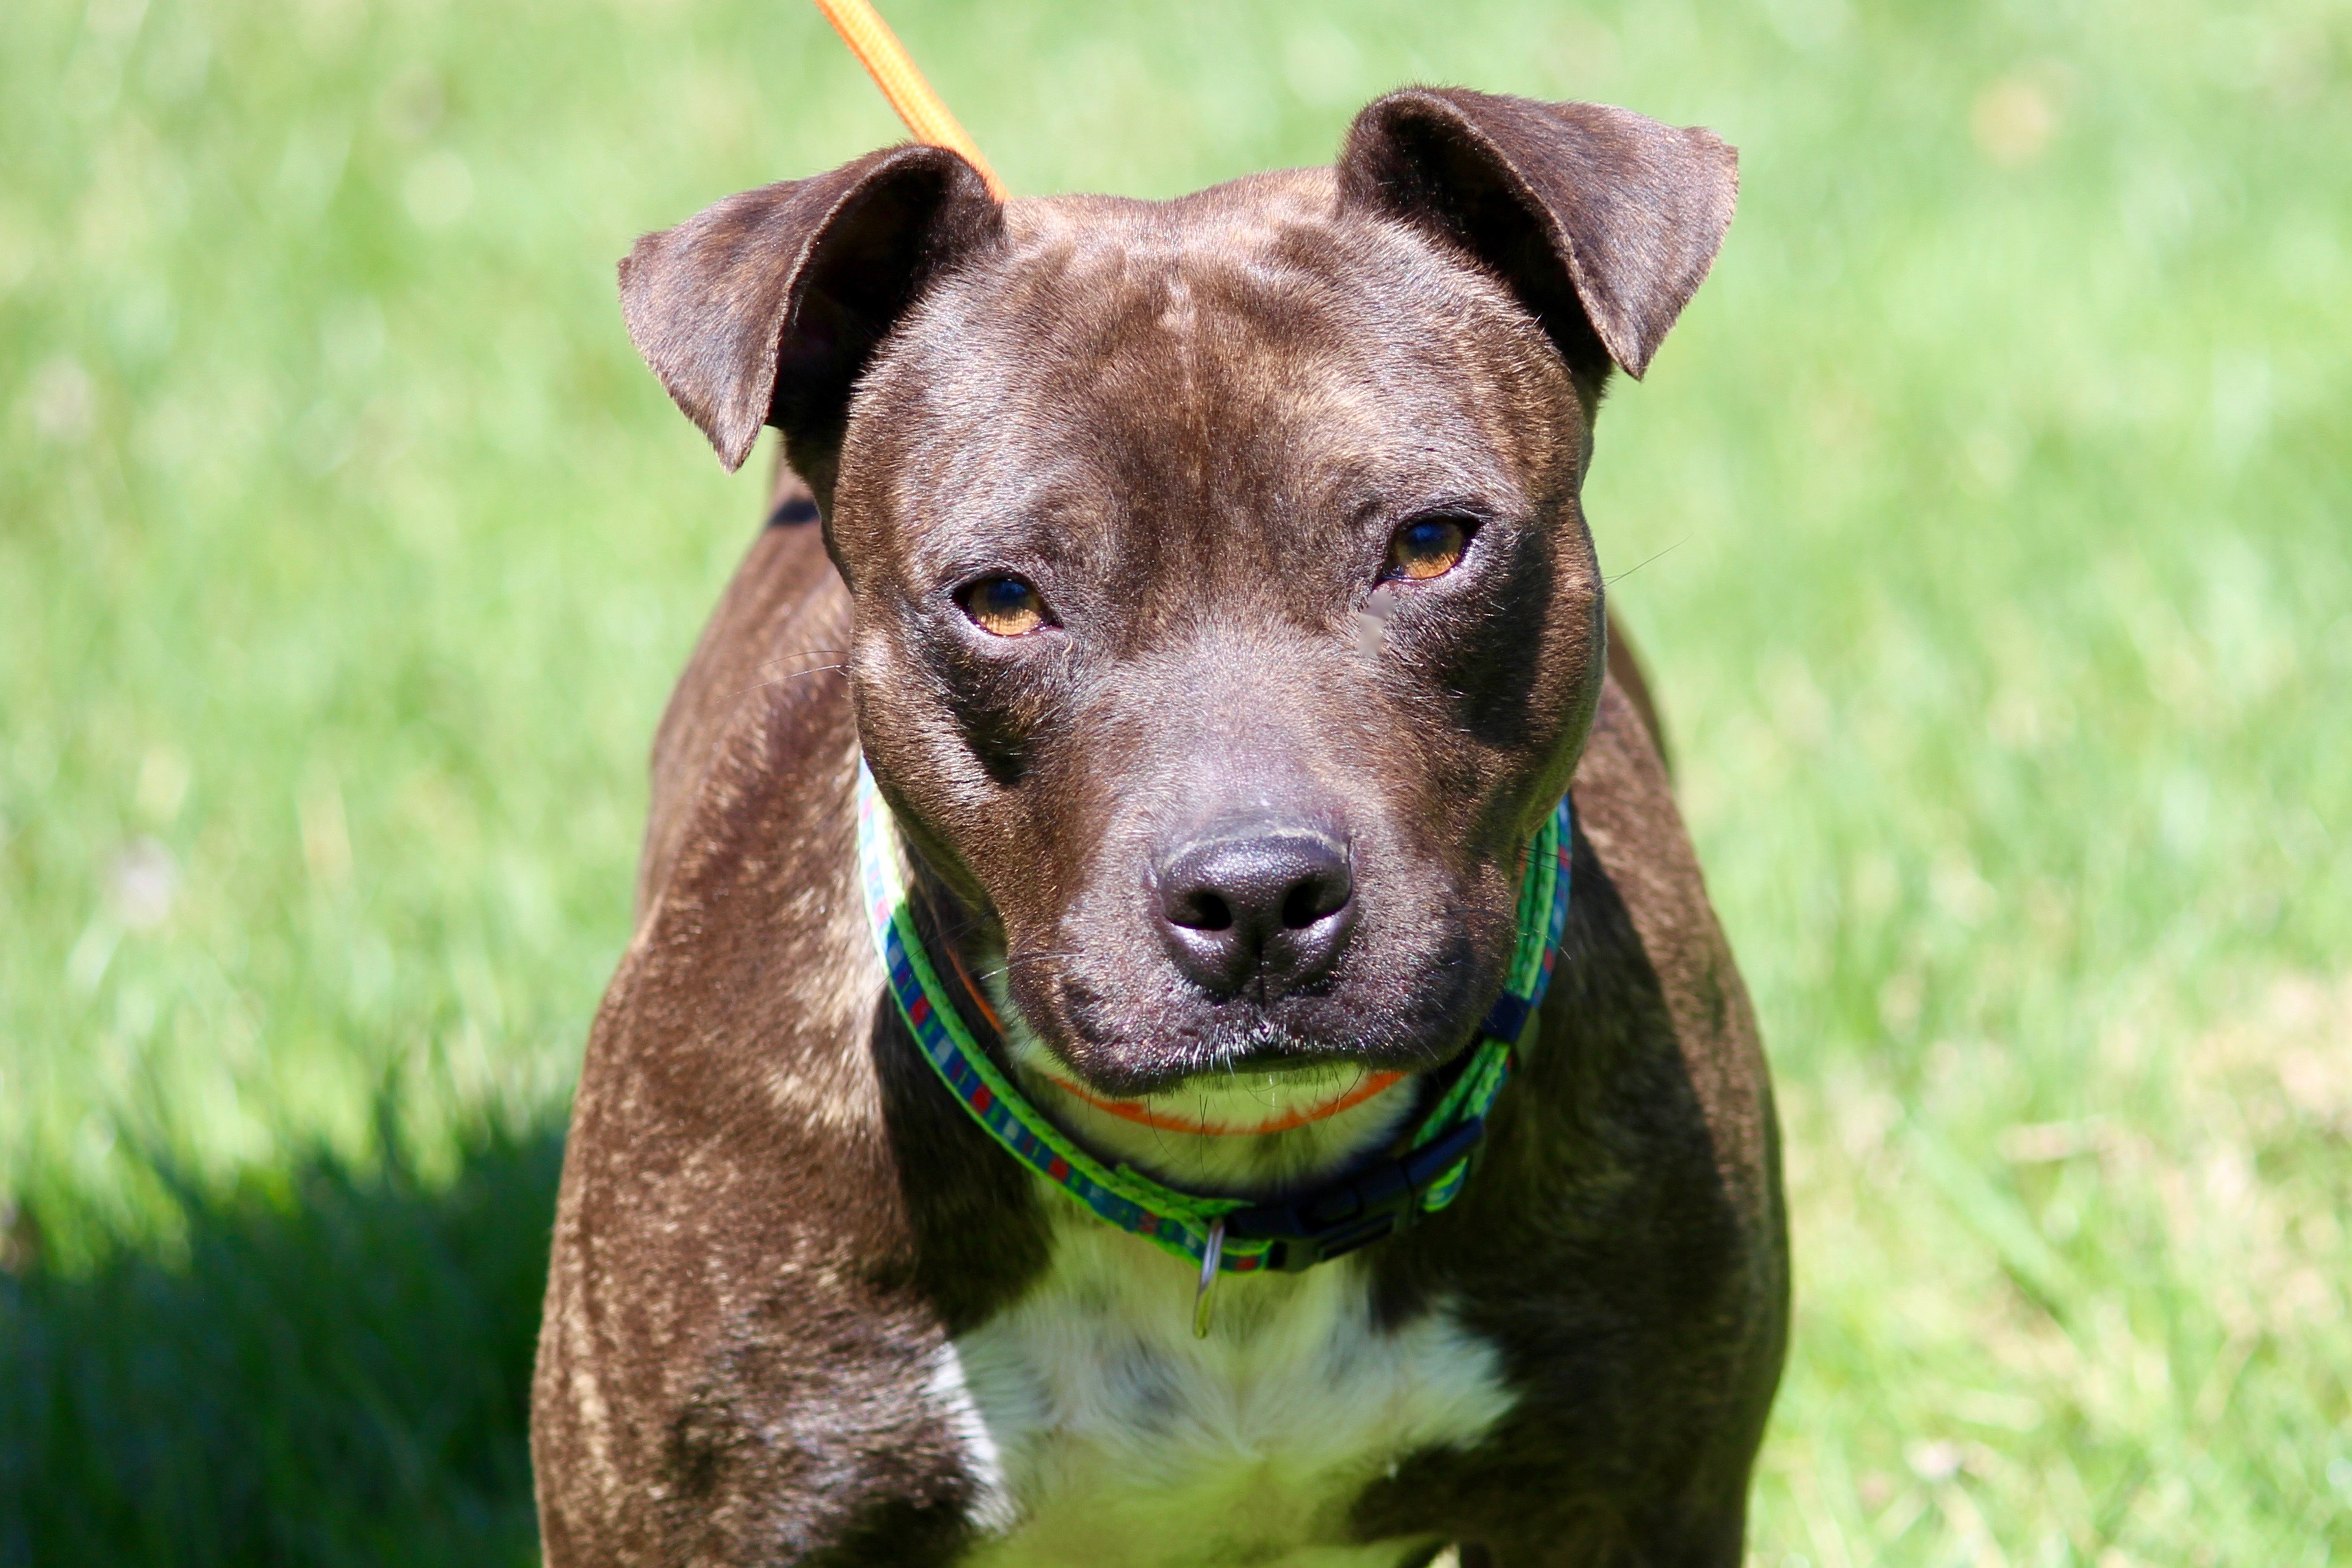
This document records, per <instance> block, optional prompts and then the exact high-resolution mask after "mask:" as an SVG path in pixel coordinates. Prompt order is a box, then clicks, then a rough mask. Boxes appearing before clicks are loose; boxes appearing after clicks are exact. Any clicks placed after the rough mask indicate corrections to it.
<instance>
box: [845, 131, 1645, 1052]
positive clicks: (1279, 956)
mask: <svg viewBox="0 0 2352 1568" xmlns="http://www.w3.org/2000/svg"><path fill="white" fill-rule="evenodd" d="M1334 205H1335V204H1334V200H1333V192H1332V183H1331V179H1330V176H1329V175H1328V173H1327V172H1319V171H1318V172H1315V173H1310V174H1297V175H1287V176H1274V177H1267V178H1264V179H1260V180H1255V181H1249V182H1244V183H1241V184H1238V185H1232V186H1225V187H1223V188H1220V189H1218V190H1216V191H1213V192H1209V193H1204V194H1203V195H1201V196H1198V197H1194V198H1192V199H1191V200H1189V201H1185V202H1179V203H1174V204H1167V205H1164V206H1162V205H1153V204H1142V203H1115V202H1081V203H1056V204H1039V205H1038V206H1035V207H1026V208H1024V209H1015V210H1014V211H1013V213H1011V214H1008V217H1007V222H1006V224H1005V228H1004V234H1003V240H1002V242H1001V244H1000V245H999V246H996V247H993V248H992V250H991V252H990V253H989V254H988V255H987V256H986V257H985V259H983V260H981V261H978V262H975V263H974V264H972V265H970V266H967V267H963V268H961V269H959V270H958V271H956V272H955V273H953V274H952V275H950V276H949V277H945V278H943V279H942V280H940V283H939V284H938V285H937V286H936V287H934V288H933V289H932V290H931V291H930V292H929V295H928V296H927V297H926V298H925V299H924V300H923V302H922V303H921V304H920V305H919V306H918V307H917V308H915V309H914V310H913V311H912V312H910V314H909V315H908V317H907V318H906V319H904V320H903V321H902V323H901V325H900V326H899V329H898V331H897V332H895V333H894V334H893V335H892V337H891V339H890V340H889V342H888V343H887V345H886V347H885V348H884V350H882V352H881V353H880V354H879V355H878V356H877V360H876V361H875V362H874V364H873V366H872V367H871V369H870V370H869V371H868V373H867V375H866V380H865V382H864V384H863V386H862V387H861V388H860V390H859V392H858V394H857V397H856V402H855V403H854V405H853V412H852V414H851V417H850V421H849V426H848V431H847V438H846V440H845V442H844V444H843V446H842V452H841V459H840V467H839V473H838V477H837V480H836V485H835V494H834V507H833V520H832V528H833V542H834V548H835V556H836V559H838V560H839V561H840V563H841V565H842V568H843V570H844V572H845V576H846V577H847V578H848V580H849V581H850V583H851V584H852V587H853V591H854V593H855V596H856V606H857V615H856V643H855V653H854V655H853V668H854V670H855V672H856V693H857V699H858V713H859V722H860V732H861V734H862V735H863V737H865V740H866V747H867V752H868V756H869V758H870V760H871V764H872V766H873V768H874V769H875V772H876V775H877V779H880V780H881V781H882V783H883V786H884V788H885V789H886V790H887V793H888V795H889V798H890V800H891V801H892V803H893V805H894V807H895V808H896V809H897V810H898V817H899V820H900V821H901V822H902V824H903V825H904V827H905V829H906V831H908V832H909V833H910V834H911V835H913V836H914V837H915V838H916V840H917V842H918V843H919V847H920V849H921V851H922V852H924V854H925V856H926V858H927V859H928V860H929V862H931V863H932V864H933V865H935V866H939V867H940V868H942V869H946V870H948V871H949V873H950V875H951V876H953V877H954V878H955V880H956V881H958V882H959V883H961V884H962V885H963V887H964V889H965V891H966V892H967V894H969V895H971V896H972V897H973V900H974V902H975V903H980V904H982V906H983V907H986V908H989V909H992V910H993V911H994V912H995V914H996V915H997V918H998V919H999V920H1000V921H1001V923H1002V930H1003V944H1004V947H1005V953H1006V962H1007V965H1008V967H1007V970H1006V974H1007V977H1008V984H1009V988H1010V990H1011V993H1012V996H1013V999H1014V1000H1015V1001H1016V1002H1017V1003H1018V1005H1019V1009H1020V1012H1021V1014H1022V1016H1023V1018H1024V1019H1026V1021H1027V1022H1028V1024H1029V1026H1030V1027H1031V1028H1032V1029H1033V1030H1035V1031H1036V1033H1037V1034H1038V1035H1039V1036H1040V1037H1041V1038H1042V1039H1043V1040H1045V1041H1046V1042H1047V1043H1048V1044H1049V1045H1050V1046H1051V1047H1052V1048H1053V1049H1054V1050H1055V1051H1056V1052H1057V1053H1058V1054H1059V1055H1060V1056H1061V1057H1062V1059H1063V1060H1064V1061H1065V1062H1066V1065H1067V1066H1068V1067H1069V1068H1070V1069H1072V1070H1073V1071H1076V1073H1077V1074H1078V1075H1080V1076H1081V1077H1082V1078H1084V1079H1086V1080H1087V1081H1089V1082H1092V1083H1093V1084H1095V1085H1096V1086H1097V1087H1099V1088H1102V1089H1105V1090H1108V1091H1109V1092H1114V1093H1121V1094H1131V1093H1136V1092H1142V1091H1144V1090H1147V1089H1164V1088H1166V1087H1167V1086H1168V1085H1169V1084H1170V1083H1171V1082H1172V1081H1174V1080H1176V1079H1180V1078H1182V1077H1186V1076H1190V1075H1192V1074H1197V1073H1202V1072H1207V1071H1218V1072H1224V1071H1232V1070H1234V1068H1235V1067H1236V1066H1237V1065H1243V1064H1246V1065H1249V1066H1254V1067H1255V1066H1272V1065H1276V1064H1282V1065H1289V1064H1294V1063H1305V1062H1310V1061H1318V1060H1331V1059H1337V1058H1345V1059H1349V1060H1351V1061H1363V1062H1367V1063H1370V1064H1372V1065H1375V1066H1384V1067H1394V1068H1414V1067H1423V1066H1428V1065H1430V1064H1432V1063H1433V1062H1435V1061H1442V1060H1444V1058H1445V1057H1447V1056H1448V1055H1450V1054H1451V1053H1452V1052H1453V1051H1454V1049H1456V1048H1457V1047H1458V1046H1459V1045H1460V1044H1461V1042H1462V1041H1463V1040H1465V1038H1466V1037H1467V1033H1468V1031H1469V1030H1470V1029H1471V1028H1472V1027H1473V1026H1474V1025H1475V1022H1476V1021H1477V1018H1478V1015H1479V1013H1480V1012H1481V1011H1482V1010H1483V1009H1484V1008H1485V1007H1486V1005H1487V1004H1488V1003H1490V1002H1491V1001H1492V999H1493V997H1494V995H1495V991H1496V988H1497V987H1498V986H1499V984H1500V979H1501V975H1502V972H1503V967H1504V966H1505V965H1506V964H1507V961H1508V958H1509V956H1510V952H1511V946H1512V943H1513V940H1514V936H1515V934H1516V929H1517V920H1516V911H1517V892H1518V885H1517V884H1518V871H1519V863H1520V857H1521V851H1522V848H1523V846H1524V845H1525V843H1526V842H1527V839H1528V834H1529V832H1530V831H1532V830H1533V827H1534V825H1535V823H1536V821H1538V819H1539V818H1540V816H1541V815H1542V814H1543V813H1544V812H1545V811H1547V810H1549V809H1550V806H1551V804H1552V803H1553V801H1555V800H1558V798H1559V790H1560V789H1561V788H1562V787H1563V785H1564V784H1565V781H1566V779H1567V769H1568V766H1569V763H1570V759H1571V758H1572V754H1573V752H1574V750H1575V747H1576V746H1577V744H1578V742H1579V740H1580V737H1581V736H1582V733H1583V729H1584V726H1585V723H1586V721H1587V719H1588V717H1589V716H1590V713H1591V707H1592V705H1593V702H1594V700H1595V697H1596V695H1597V682H1598V680H1599V675H1600V669H1601V646H1600V641H1599V628H1600V583H1599V580H1598V578H1597V577H1596V575H1595V572H1594V568H1593V560H1592V551H1591V542H1590V540H1589V538H1587V535H1586V533H1585V529H1584V525H1583V520H1582V518H1581V517H1580V515H1579V513H1578V510H1577V481H1578V478H1579V472H1580V464H1581V460H1582V456H1583V452H1584V419H1583V410H1582V407H1581V405H1580V402H1579V401H1578V398H1577V395H1576V389H1575V387H1574V385H1573V383H1572V382H1571V381H1570V376H1569V374H1568V371H1567V369H1566V367H1565V365H1564V364H1563V362H1562V361H1561V359H1560V356H1559V352H1558V351H1557V350H1555V349H1554V348H1553V347H1552V345H1551V342H1550V340H1549V339H1547V338H1546V337H1545V336H1544V334H1543V332H1542V330H1541V329H1539V328H1538V326H1537V325H1536V323H1535V322H1534V321H1533V320H1532V319H1530V318H1529V317H1528V313H1527V312H1526V311H1525V310H1524V309H1523V308H1521V307H1520V306H1519V304H1518V303H1517V300H1516V299H1514V298H1512V297H1511V295H1510V294H1509V293H1508V291H1507V290H1506V289H1505V288H1504V287H1501V286H1500V285H1499V284H1497V283H1496V281H1494V280H1493V279H1492V278H1491V277H1486V276H1485V275H1483V274H1481V273H1480V272H1478V271H1477V270H1475V269H1474V268H1472V267H1467V266H1465V265H1463V264H1462V263H1460V262H1459V261H1458V260H1456V259H1454V257H1452V256H1448V255H1447V254H1445V252H1444V250H1443V249H1442V248H1441V246H1440V245H1439V244H1438V242H1436V241H1435V240H1433V238H1431V237H1429V236H1428V235H1424V234H1423V233H1421V232H1419V231H1416V230H1414V229H1412V228H1411V227H1409V226H1407V225H1402V224H1400V223H1397V222H1395V221H1394V220H1391V219H1384V218H1381V217H1377V216H1373V215H1370V214H1346V215H1339V214H1335V213H1334Z"/></svg>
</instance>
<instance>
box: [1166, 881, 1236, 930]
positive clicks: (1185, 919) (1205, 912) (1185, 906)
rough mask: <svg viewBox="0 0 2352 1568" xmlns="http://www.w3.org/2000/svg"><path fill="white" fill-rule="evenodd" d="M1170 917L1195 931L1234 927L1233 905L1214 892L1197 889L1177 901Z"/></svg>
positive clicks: (1170, 911) (1169, 914)
mask: <svg viewBox="0 0 2352 1568" xmlns="http://www.w3.org/2000/svg"><path fill="white" fill-rule="evenodd" d="M1168 918H1169V919H1171V920H1172V921H1174V922H1175V923H1176V924H1177V925H1183V926H1189V927H1190V928H1192V930H1194V931H1226V930H1230V929H1232V927H1233V924H1234V910H1233V905H1231V904H1227V903H1226V902H1225V901H1224V900H1223V899H1222V898H1219V897H1218V896H1217V895H1216V894H1213V893H1208V892H1204V891H1199V890H1195V891H1194V892H1192V893H1190V894H1185V895H1184V896H1182V897H1181V898H1179V899H1178V900H1177V901H1176V904H1175V906H1174V907H1173V908H1171V910H1169V912H1168Z"/></svg>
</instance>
